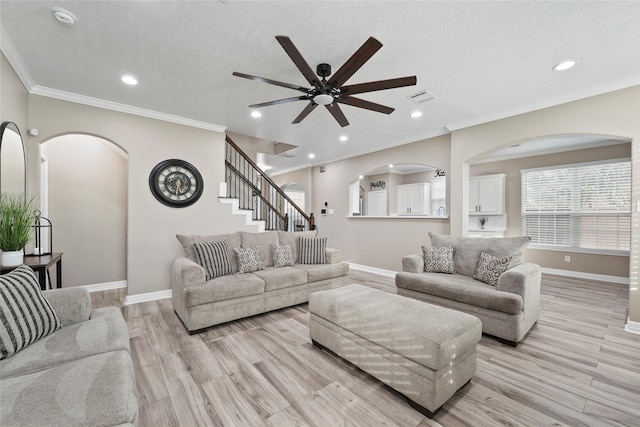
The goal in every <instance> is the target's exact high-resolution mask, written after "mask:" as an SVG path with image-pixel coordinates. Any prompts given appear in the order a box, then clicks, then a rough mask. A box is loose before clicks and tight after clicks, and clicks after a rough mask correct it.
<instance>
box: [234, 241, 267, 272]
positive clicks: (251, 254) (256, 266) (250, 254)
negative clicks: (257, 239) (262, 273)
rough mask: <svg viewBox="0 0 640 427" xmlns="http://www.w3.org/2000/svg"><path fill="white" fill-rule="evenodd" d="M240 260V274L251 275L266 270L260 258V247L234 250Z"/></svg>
mask: <svg viewBox="0 0 640 427" xmlns="http://www.w3.org/2000/svg"><path fill="white" fill-rule="evenodd" d="M233 252H235V253H236V258H237V259H238V273H251V272H253V271H258V270H264V264H263V263H262V258H261V257H260V246H256V247H255V248H233Z"/></svg>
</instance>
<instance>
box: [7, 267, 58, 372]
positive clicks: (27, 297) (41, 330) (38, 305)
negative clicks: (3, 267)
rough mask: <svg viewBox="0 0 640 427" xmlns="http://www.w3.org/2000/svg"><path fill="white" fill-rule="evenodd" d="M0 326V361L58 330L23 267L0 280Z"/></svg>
mask: <svg viewBox="0 0 640 427" xmlns="http://www.w3.org/2000/svg"><path fill="white" fill-rule="evenodd" d="M0 324H1V325H2V329H0V360H2V359H5V358H7V357H11V356H13V355H14V354H15V353H17V352H19V351H20V350H22V349H24V348H26V347H27V346H28V345H30V344H32V343H34V342H36V341H38V340H39V339H41V338H44V337H46V336H47V335H49V334H51V333H53V332H55V331H57V330H58V329H60V328H61V327H62V323H61V322H60V319H59V318H58V316H57V315H56V313H55V312H54V311H53V308H51V305H50V304H49V301H47V299H46V298H45V297H44V296H43V295H42V292H41V290H40V284H39V283H38V279H36V276H35V274H34V272H33V270H32V269H31V268H29V267H27V266H26V265H21V266H19V267H18V268H16V269H14V270H13V271H11V272H9V273H8V274H6V275H4V276H0Z"/></svg>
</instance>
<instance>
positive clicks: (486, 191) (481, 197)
mask: <svg viewBox="0 0 640 427" xmlns="http://www.w3.org/2000/svg"><path fill="white" fill-rule="evenodd" d="M504 187H505V175H504V174H495V175H484V176H474V177H472V178H469V213H474V214H503V213H505V208H504V191H505V188H504Z"/></svg>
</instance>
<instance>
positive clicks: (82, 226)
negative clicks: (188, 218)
mask: <svg viewBox="0 0 640 427" xmlns="http://www.w3.org/2000/svg"><path fill="white" fill-rule="evenodd" d="M40 158H41V162H40V165H41V168H40V170H41V173H40V175H41V185H40V187H41V189H40V194H41V196H40V199H41V211H42V214H43V216H45V217H47V218H49V219H50V220H51V222H52V224H53V242H52V246H53V248H54V250H55V251H56V252H63V253H64V255H63V259H64V267H63V280H62V282H63V286H64V287H71V286H80V285H89V286H91V287H93V288H94V289H105V288H118V287H126V283H127V282H126V280H127V175H128V154H127V152H126V151H124V150H123V149H121V148H120V147H119V146H117V145H116V144H115V143H113V142H111V141H109V140H106V139H104V138H101V137H97V136H93V135H87V134H65V135H61V136H56V137H53V138H50V139H48V140H46V141H44V142H43V143H42V144H41V146H40Z"/></svg>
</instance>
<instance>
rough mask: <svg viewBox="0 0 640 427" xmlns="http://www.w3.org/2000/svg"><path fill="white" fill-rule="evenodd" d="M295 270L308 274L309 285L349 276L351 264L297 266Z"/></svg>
mask: <svg viewBox="0 0 640 427" xmlns="http://www.w3.org/2000/svg"><path fill="white" fill-rule="evenodd" d="M295 268H298V269H300V270H304V271H306V272H307V283H312V282H319V281H320V280H327V279H335V278H336V277H342V276H346V275H347V274H349V264H347V263H346V262H341V263H338V264H296V265H295Z"/></svg>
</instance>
